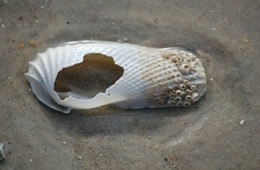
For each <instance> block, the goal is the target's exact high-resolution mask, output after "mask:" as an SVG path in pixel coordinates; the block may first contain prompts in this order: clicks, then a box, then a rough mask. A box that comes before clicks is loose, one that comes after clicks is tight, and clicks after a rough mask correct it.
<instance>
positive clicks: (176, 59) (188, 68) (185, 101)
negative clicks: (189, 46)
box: [155, 51, 199, 107]
mask: <svg viewBox="0 0 260 170" xmlns="http://www.w3.org/2000/svg"><path fill="white" fill-rule="evenodd" d="M162 57H163V58H165V59H167V60H170V61H171V62H173V63H174V66H175V67H173V69H174V71H175V73H177V74H176V75H177V76H176V77H174V79H173V81H174V86H172V87H168V88H167V90H165V91H164V92H163V93H161V94H160V95H159V96H157V97H156V98H155V103H156V104H157V105H165V106H184V107H187V106H190V105H191V104H192V103H194V102H196V101H197V100H198V97H199V95H198V92H197V90H198V87H197V85H196V84H195V82H194V81H193V80H192V79H190V77H189V75H191V74H193V73H196V69H195V68H194V67H193V66H194V65H195V64H196V58H195V56H194V55H193V54H192V53H182V52H178V51H177V52H174V53H163V54H162ZM176 68H177V69H176Z"/></svg>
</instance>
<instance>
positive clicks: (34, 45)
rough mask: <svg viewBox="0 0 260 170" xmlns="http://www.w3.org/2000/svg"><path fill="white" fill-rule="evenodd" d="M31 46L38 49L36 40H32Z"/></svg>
mask: <svg viewBox="0 0 260 170" xmlns="http://www.w3.org/2000/svg"><path fill="white" fill-rule="evenodd" d="M29 45H30V46H31V47H33V48H36V46H37V42H36V40H30V41H29Z"/></svg>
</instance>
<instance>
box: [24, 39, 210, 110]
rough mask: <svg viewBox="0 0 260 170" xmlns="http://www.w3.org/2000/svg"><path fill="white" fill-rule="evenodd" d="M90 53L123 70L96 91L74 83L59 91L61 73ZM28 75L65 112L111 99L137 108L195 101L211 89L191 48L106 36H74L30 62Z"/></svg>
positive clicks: (47, 100)
mask: <svg viewBox="0 0 260 170" xmlns="http://www.w3.org/2000/svg"><path fill="white" fill-rule="evenodd" d="M86 56H88V57H89V58H90V59H93V60H96V58H98V56H99V57H100V56H101V58H102V57H103V59H101V60H99V61H98V60H97V61H96V62H99V64H101V65H102V64H103V62H104V60H109V61H110V65H111V61H112V65H114V66H116V67H117V69H114V70H113V71H114V72H121V73H120V74H119V76H118V77H117V79H116V80H114V83H113V84H111V83H110V85H109V87H107V88H106V89H104V91H100V92H97V94H95V95H93V96H88V95H87V94H79V93H78V92H76V91H70V90H71V89H67V90H64V91H62V90H61V91H58V90H57V89H56V87H55V86H56V82H57V79H58V77H59V76H58V75H59V74H60V73H61V72H63V70H64V69H67V68H71V67H74V66H75V67H76V66H77V65H78V64H80V63H83V62H84V60H85V58H86ZM83 67H84V65H83ZM108 68H110V66H109V67H108ZM95 69H98V68H95V67H91V66H90V69H89V71H85V73H86V72H87V73H89V72H91V71H92V70H95ZM115 70H117V71H115ZM72 71H73V69H72ZM90 74H91V73H90ZM25 76H26V79H27V80H28V81H29V83H30V85H31V87H32V91H33V93H34V94H35V96H36V97H37V98H38V99H39V100H40V101H41V102H42V103H44V104H46V105H47V106H49V107H51V108H52V109H55V110H58V111H61V112H63V113H69V112H70V110H71V109H91V108H96V107H100V106H104V105H108V104H115V105H117V106H119V107H121V108H133V109H138V108H144V107H149V108H156V107H170V106H189V105H190V104H192V103H194V102H196V101H198V100H199V99H200V98H201V96H203V95H204V93H205V92H206V89H207V86H206V84H207V82H206V75H205V71H204V68H203V66H202V64H201V62H200V60H199V59H198V58H197V56H196V54H194V53H192V52H191V51H188V50H186V49H183V48H176V47H170V48H150V47H145V46H139V45H134V44H128V43H117V42H105V41H77V42H68V43H64V44H61V45H59V46H57V47H55V48H49V49H47V50H46V51H45V52H43V53H39V54H38V55H37V58H36V59H35V60H33V61H31V62H29V70H28V72H27V73H25ZM72 77H73V76H72ZM76 77H77V76H76ZM74 78H75V76H74ZM109 78H110V77H109V76H107V77H106V79H109ZM77 80H81V79H80V78H77ZM101 84H102V82H101ZM89 85H91V81H89V82H88V81H87V83H86V86H87V87H90V86H89Z"/></svg>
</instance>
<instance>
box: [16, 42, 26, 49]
mask: <svg viewBox="0 0 260 170" xmlns="http://www.w3.org/2000/svg"><path fill="white" fill-rule="evenodd" d="M24 48H25V45H24V43H17V44H16V49H24Z"/></svg>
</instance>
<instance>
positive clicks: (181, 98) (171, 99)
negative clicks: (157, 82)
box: [155, 79, 198, 107]
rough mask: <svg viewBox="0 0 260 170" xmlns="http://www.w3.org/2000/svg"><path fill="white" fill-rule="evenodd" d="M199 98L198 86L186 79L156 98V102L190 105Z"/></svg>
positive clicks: (169, 104) (160, 103)
mask: <svg viewBox="0 0 260 170" xmlns="http://www.w3.org/2000/svg"><path fill="white" fill-rule="evenodd" d="M197 100H198V93H197V86H196V85H191V83H190V81H189V80H187V79H184V80H183V81H181V82H180V83H178V85H176V86H175V87H174V88H173V89H170V90H169V89H168V90H166V91H165V92H164V93H163V94H162V95H160V96H158V97H156V98H155V102H156V104H159V105H168V106H184V107H188V106H190V105H191V104H192V103H194V102H196V101H197Z"/></svg>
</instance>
